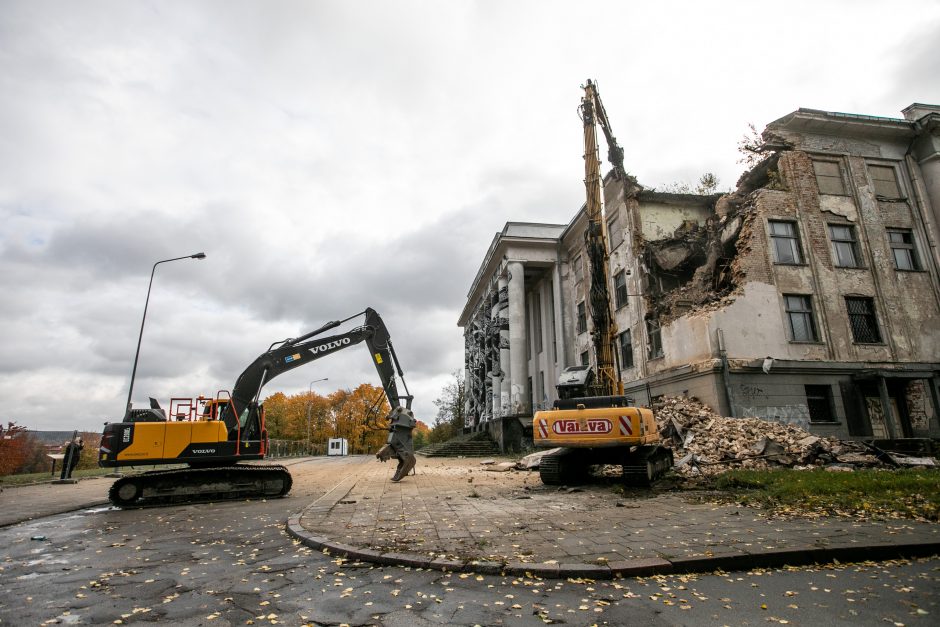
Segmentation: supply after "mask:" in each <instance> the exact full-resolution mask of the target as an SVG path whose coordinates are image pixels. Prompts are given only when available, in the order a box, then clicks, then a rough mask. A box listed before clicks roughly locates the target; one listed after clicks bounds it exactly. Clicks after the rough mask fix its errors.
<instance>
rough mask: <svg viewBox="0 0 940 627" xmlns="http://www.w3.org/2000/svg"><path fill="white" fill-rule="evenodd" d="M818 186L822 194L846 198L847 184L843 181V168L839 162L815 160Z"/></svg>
mask: <svg viewBox="0 0 940 627" xmlns="http://www.w3.org/2000/svg"><path fill="white" fill-rule="evenodd" d="M813 171H814V172H815V174H816V185H817V186H818V187H819V193H820V194H834V195H837V196H845V183H843V181H842V168H840V167H839V163H838V162H837V161H817V160H815V159H814V160H813Z"/></svg>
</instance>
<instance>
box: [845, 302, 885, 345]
mask: <svg viewBox="0 0 940 627" xmlns="http://www.w3.org/2000/svg"><path fill="white" fill-rule="evenodd" d="M845 308H846V310H847V311H848V314H849V326H851V327H852V337H853V338H854V339H855V341H856V342H857V343H858V344H880V343H881V332H880V331H879V330H878V320H877V318H876V317H875V301H874V300H872V299H871V298H867V297H857V296H846V297H845Z"/></svg>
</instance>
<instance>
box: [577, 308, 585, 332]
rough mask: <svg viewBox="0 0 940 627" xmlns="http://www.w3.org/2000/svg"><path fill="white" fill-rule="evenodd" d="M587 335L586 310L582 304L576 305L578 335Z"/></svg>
mask: <svg viewBox="0 0 940 627" xmlns="http://www.w3.org/2000/svg"><path fill="white" fill-rule="evenodd" d="M581 333H587V309H585V307H584V303H583V302H580V303H578V334H581Z"/></svg>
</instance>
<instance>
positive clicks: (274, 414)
mask: <svg viewBox="0 0 940 627" xmlns="http://www.w3.org/2000/svg"><path fill="white" fill-rule="evenodd" d="M264 410H265V422H266V425H267V430H268V437H269V438H271V439H272V440H295V441H303V442H306V441H307V434H308V431H309V434H310V437H309V444H310V451H311V453H312V454H314V455H325V454H326V446H327V442H328V440H329V439H330V438H346V440H347V441H348V442H349V452H350V453H351V454H365V453H374V452H375V451H377V450H378V449H379V448H381V447H382V445H383V444H384V443H385V440H386V437H387V435H388V431H387V426H388V425H387V423H386V422H385V416H386V415H387V414H388V411H389V406H388V401H387V400H386V398H385V392H384V390H382V388H381V387H377V386H374V385H370V384H368V383H363V384H362V385H360V386H359V387H357V388H356V389H354V390H337V391H335V392H333V393H332V394H329V395H327V396H321V395H319V394H317V393H316V392H301V393H299V394H294V395H292V396H287V395H285V394H283V393H281V392H277V393H275V394H272V395H271V396H269V397H268V398H266V399H265V401H264Z"/></svg>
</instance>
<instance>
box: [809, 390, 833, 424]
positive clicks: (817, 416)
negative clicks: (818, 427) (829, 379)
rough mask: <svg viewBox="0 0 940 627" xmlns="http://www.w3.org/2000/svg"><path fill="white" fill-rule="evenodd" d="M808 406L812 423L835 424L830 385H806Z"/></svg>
mask: <svg viewBox="0 0 940 627" xmlns="http://www.w3.org/2000/svg"><path fill="white" fill-rule="evenodd" d="M803 387H804V388H805V389H806V406H807V408H809V419H810V422H835V421H836V417H835V413H834V412H833V410H832V389H831V388H830V386H828V385H806V386H803Z"/></svg>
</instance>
